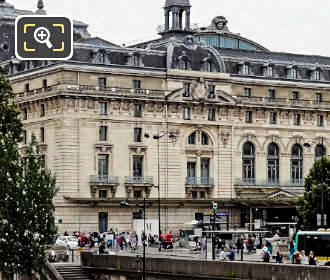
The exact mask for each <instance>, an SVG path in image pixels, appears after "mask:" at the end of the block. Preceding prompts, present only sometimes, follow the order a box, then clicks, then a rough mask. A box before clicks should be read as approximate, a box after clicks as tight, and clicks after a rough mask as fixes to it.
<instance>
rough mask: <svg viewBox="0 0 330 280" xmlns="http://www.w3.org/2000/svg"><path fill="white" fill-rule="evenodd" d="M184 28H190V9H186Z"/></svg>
mask: <svg viewBox="0 0 330 280" xmlns="http://www.w3.org/2000/svg"><path fill="white" fill-rule="evenodd" d="M186 30H190V9H187V10H186Z"/></svg>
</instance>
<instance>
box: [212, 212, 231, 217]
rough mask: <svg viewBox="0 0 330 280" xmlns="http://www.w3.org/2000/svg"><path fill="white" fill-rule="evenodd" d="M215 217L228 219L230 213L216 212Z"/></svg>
mask: <svg viewBox="0 0 330 280" xmlns="http://www.w3.org/2000/svg"><path fill="white" fill-rule="evenodd" d="M215 215H216V216H217V217H227V216H228V213H227V212H216V213H215Z"/></svg>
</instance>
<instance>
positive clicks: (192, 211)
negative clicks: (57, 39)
mask: <svg viewBox="0 0 330 280" xmlns="http://www.w3.org/2000/svg"><path fill="white" fill-rule="evenodd" d="M39 2H42V1H39ZM43 8H44V7H43V4H42V7H41V5H40V3H39V6H38V9H39V10H40V9H43ZM190 9H191V6H190V3H189V0H176V1H173V0H167V1H166V3H165V8H164V10H165V25H164V27H161V28H160V33H159V35H160V36H159V38H157V39H155V40H152V41H149V42H143V43H140V44H137V45H133V46H128V47H121V46H118V45H116V44H113V43H111V42H108V41H106V40H103V39H100V38H97V37H94V38H93V37H90V36H89V33H88V31H87V25H85V24H83V23H80V25H79V26H77V27H76V28H75V34H80V35H79V36H78V35H77V37H76V42H75V44H74V50H75V51H74V56H73V58H72V59H71V60H69V61H61V62H52V61H19V60H17V59H16V58H15V57H14V56H13V54H12V46H13V45H12V44H13V43H12V42H13V41H12V40H11V38H10V36H11V35H8V34H11V32H12V31H10V30H11V29H10V28H12V26H13V19H14V18H15V16H17V15H18V13H19V12H18V11H19V10H15V8H14V7H13V6H11V5H9V4H8V3H6V2H5V1H3V0H2V1H0V30H1V31H0V36H1V37H2V38H5V39H6V40H7V41H6V42H3V41H4V40H3V39H2V38H1V40H2V41H0V46H2V49H1V51H0V57H1V62H0V63H1V65H2V66H3V67H4V69H5V71H7V73H8V76H9V78H10V80H11V81H12V83H13V89H14V91H15V94H16V98H15V102H16V103H17V104H18V106H19V108H20V110H21V112H22V120H23V123H24V129H25V131H24V138H25V141H24V142H23V143H22V146H21V148H22V152H23V151H24V145H26V143H27V142H28V141H29V139H30V137H31V135H32V133H34V134H36V135H37V136H38V137H39V140H40V147H41V151H42V153H43V155H44V156H45V160H46V165H47V167H48V168H50V169H51V170H52V171H53V172H54V173H55V174H56V177H57V185H58V187H59V193H58V194H57V197H56V199H55V203H56V221H57V225H58V227H59V231H60V232H63V231H65V230H67V231H75V230H79V231H82V232H87V231H104V230H105V229H107V228H110V227H112V228H118V229H120V230H123V231H129V230H132V224H133V219H134V217H136V215H137V213H136V212H138V210H137V209H135V208H129V209H124V208H120V202H121V201H123V200H125V199H131V200H134V201H135V200H137V201H139V202H141V201H142V199H143V198H146V202H147V216H148V217H149V218H155V219H157V217H158V212H157V211H158V208H157V207H158V204H157V197H158V189H157V186H158V181H159V185H160V197H161V229H162V231H163V232H168V231H170V230H172V231H177V230H178V229H180V228H181V227H182V226H183V224H184V223H185V222H189V221H191V220H193V219H201V218H202V217H203V215H205V214H209V213H210V212H211V209H212V208H211V207H212V201H216V202H218V205H219V209H218V211H221V212H227V213H228V215H229V222H230V227H231V228H239V227H244V226H245V224H246V223H249V222H253V221H254V219H263V220H265V221H266V222H294V221H295V216H296V211H295V203H296V200H297V198H298V197H299V195H301V194H302V193H303V191H304V188H303V185H304V177H305V176H306V175H307V173H308V171H309V169H310V168H311V167H312V165H313V162H314V160H315V159H318V158H320V157H322V155H323V154H326V155H328V154H329V147H330V146H329V145H330V143H329V140H328V138H329V137H328V136H329V128H330V95H329V89H330V58H328V57H321V56H307V55H297V54H288V53H276V52H271V51H269V50H268V49H266V48H265V47H263V46H261V45H259V44H257V43H255V42H253V41H251V40H249V39H247V38H243V37H241V36H239V35H236V34H234V33H232V32H230V31H229V28H228V26H227V24H228V22H227V20H226V19H225V18H224V17H222V16H219V17H216V18H214V19H213V20H212V22H211V25H210V26H208V27H199V28H197V27H192V26H191V24H190ZM21 13H22V12H21ZM26 13H27V12H26ZM8 14H10V16H8ZM76 23H77V24H78V22H76ZM4 28H6V30H7V29H8V30H9V31H8V32H4V30H5V29H4ZM1 33H8V34H7V35H8V36H5V34H1ZM5 43H6V44H7V45H6V46H7V48H6V49H4V48H3V46H4V44H5ZM155 138H156V139H155ZM158 141H159V142H158ZM158 144H159V146H158ZM158 147H159V150H158ZM158 156H159V170H158ZM158 171H159V172H158ZM158 174H159V177H158Z"/></svg>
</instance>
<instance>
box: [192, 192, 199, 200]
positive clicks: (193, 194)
mask: <svg viewBox="0 0 330 280" xmlns="http://www.w3.org/2000/svg"><path fill="white" fill-rule="evenodd" d="M191 197H192V199H197V197H198V192H196V191H192V192H191Z"/></svg>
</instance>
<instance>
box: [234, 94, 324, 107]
mask: <svg viewBox="0 0 330 280" xmlns="http://www.w3.org/2000/svg"><path fill="white" fill-rule="evenodd" d="M236 100H237V103H238V104H256V105H265V106H266V105H270V106H292V107H294V106H298V107H323V108H330V102H329V101H317V100H301V99H298V100H297V99H289V98H269V97H255V96H251V97H248V96H236Z"/></svg>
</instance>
